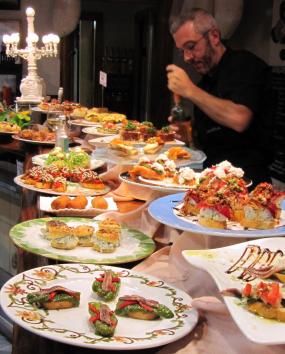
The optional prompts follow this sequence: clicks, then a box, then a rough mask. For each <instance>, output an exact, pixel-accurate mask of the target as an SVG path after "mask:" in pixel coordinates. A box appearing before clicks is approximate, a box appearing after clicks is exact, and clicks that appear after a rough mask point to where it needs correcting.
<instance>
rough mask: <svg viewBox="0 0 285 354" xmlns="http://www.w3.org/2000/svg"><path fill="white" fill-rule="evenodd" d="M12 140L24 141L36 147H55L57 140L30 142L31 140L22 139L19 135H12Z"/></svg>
mask: <svg viewBox="0 0 285 354" xmlns="http://www.w3.org/2000/svg"><path fill="white" fill-rule="evenodd" d="M12 138H13V139H15V140H19V141H23V142H24V143H29V144H35V145H54V144H55V140H51V141H38V140H30V139H23V138H20V137H19V136H18V135H12Z"/></svg>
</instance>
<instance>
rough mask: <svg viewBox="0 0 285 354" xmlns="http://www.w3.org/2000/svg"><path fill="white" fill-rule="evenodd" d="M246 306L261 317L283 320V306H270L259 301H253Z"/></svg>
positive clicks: (284, 315) (284, 318)
mask: <svg viewBox="0 0 285 354" xmlns="http://www.w3.org/2000/svg"><path fill="white" fill-rule="evenodd" d="M246 308H247V309H248V310H249V311H250V312H253V313H255V314H257V315H259V316H261V317H264V318H268V319H272V320H277V321H280V322H285V308H284V307H272V306H269V305H266V304H264V303H263V302H261V301H255V302H253V303H251V304H248V305H247V306H246Z"/></svg>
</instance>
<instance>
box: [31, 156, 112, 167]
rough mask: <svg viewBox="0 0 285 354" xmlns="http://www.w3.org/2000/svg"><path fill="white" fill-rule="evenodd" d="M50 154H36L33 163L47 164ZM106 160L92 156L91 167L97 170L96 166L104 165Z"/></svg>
mask: <svg viewBox="0 0 285 354" xmlns="http://www.w3.org/2000/svg"><path fill="white" fill-rule="evenodd" d="M48 155H49V154H41V155H35V156H33V157H32V163H33V164H34V165H39V166H42V167H43V166H46V164H45V163H46V160H47V158H48ZM104 163H105V161H102V160H96V159H93V158H92V157H91V159H90V169H91V170H96V168H99V167H101V166H103V165H104Z"/></svg>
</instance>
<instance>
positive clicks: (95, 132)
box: [82, 126, 118, 136]
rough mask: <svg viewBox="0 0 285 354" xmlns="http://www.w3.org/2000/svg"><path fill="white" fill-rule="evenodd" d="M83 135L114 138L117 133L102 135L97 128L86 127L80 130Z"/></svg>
mask: <svg viewBox="0 0 285 354" xmlns="http://www.w3.org/2000/svg"><path fill="white" fill-rule="evenodd" d="M82 131H83V133H86V134H90V135H97V136H114V135H116V134H118V133H106V132H105V133H104V132H101V131H100V130H98V126H96V127H87V128H83V129H82Z"/></svg>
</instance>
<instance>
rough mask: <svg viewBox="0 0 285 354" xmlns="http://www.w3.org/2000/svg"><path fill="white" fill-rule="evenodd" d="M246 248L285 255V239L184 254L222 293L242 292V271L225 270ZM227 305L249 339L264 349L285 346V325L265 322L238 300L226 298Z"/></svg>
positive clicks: (271, 321)
mask: <svg viewBox="0 0 285 354" xmlns="http://www.w3.org/2000/svg"><path fill="white" fill-rule="evenodd" d="M247 245H260V246H261V247H262V248H269V249H270V250H271V251H276V250H278V249H280V250H282V251H283V252H284V253H285V239H284V238H281V237H276V238H264V239H259V240H252V241H248V242H243V243H239V244H236V245H233V246H228V247H223V248H217V249H211V250H193V251H192V250H185V251H182V254H183V256H184V258H185V259H186V260H187V262H189V263H190V264H191V265H193V266H195V267H197V268H200V269H203V270H205V271H206V272H208V273H209V274H210V275H211V276H212V277H213V279H214V280H215V282H216V284H217V286H218V288H219V290H220V291H221V290H224V289H227V288H238V289H242V288H243V287H244V285H245V284H246V283H245V282H243V281H242V280H240V279H238V275H239V274H240V271H239V272H236V273H232V274H227V273H226V270H227V269H228V268H229V267H230V266H232V265H233V264H234V263H235V262H236V261H237V260H238V259H239V258H240V257H241V255H242V253H243V252H244V250H245V248H246V246H247ZM256 281H258V280H256ZM224 301H225V303H226V305H227V307H228V309H229V311H230V313H231V315H232V317H233V319H234V321H235V322H236V324H237V325H238V326H239V328H240V330H241V331H242V332H243V333H244V335H245V336H246V337H247V338H248V339H250V340H251V341H253V342H256V343H260V344H264V345H270V344H284V343H285V336H284V333H285V323H282V322H278V321H273V320H265V319H263V318H261V317H259V316H257V315H254V314H253V313H250V312H249V311H247V310H246V309H245V308H243V307H242V306H241V305H240V304H239V300H238V299H236V298H233V297H230V296H225V297H224Z"/></svg>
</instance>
